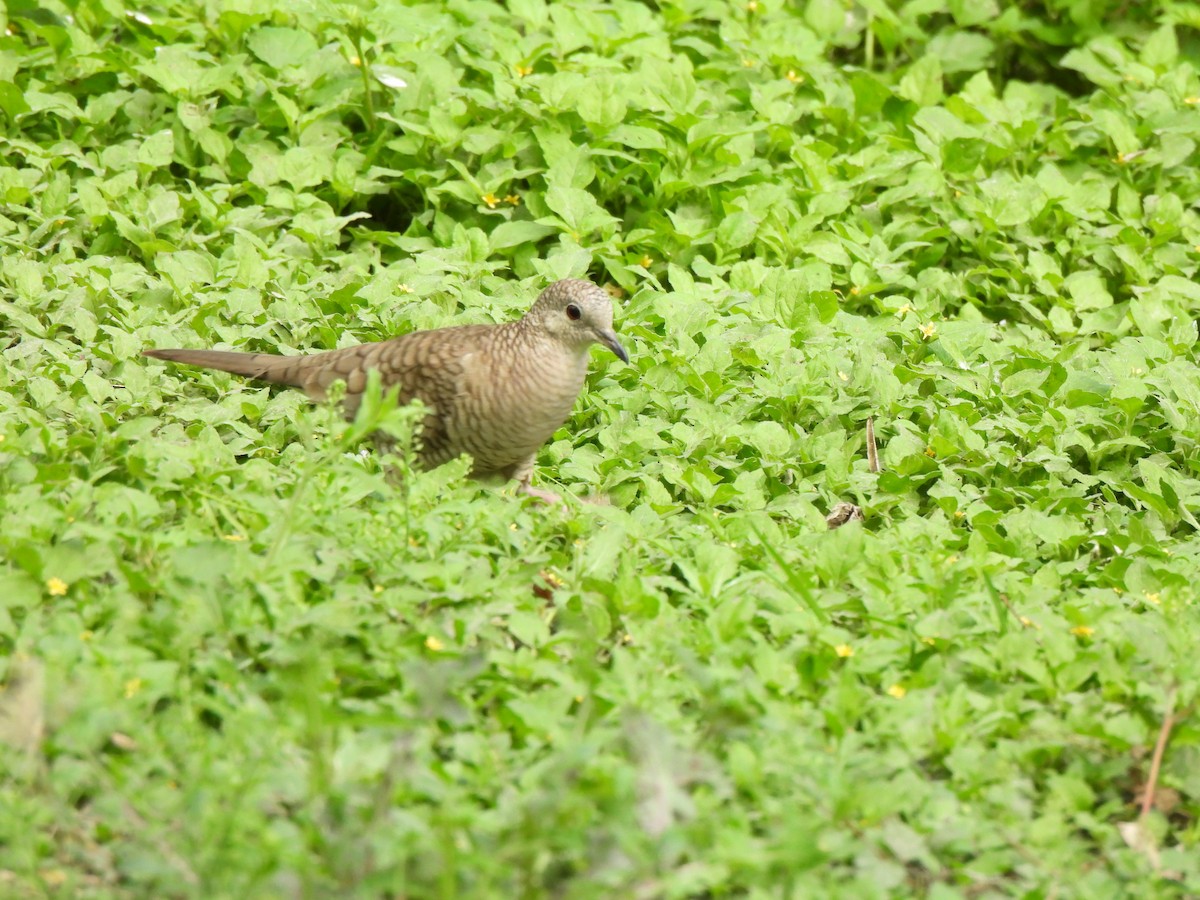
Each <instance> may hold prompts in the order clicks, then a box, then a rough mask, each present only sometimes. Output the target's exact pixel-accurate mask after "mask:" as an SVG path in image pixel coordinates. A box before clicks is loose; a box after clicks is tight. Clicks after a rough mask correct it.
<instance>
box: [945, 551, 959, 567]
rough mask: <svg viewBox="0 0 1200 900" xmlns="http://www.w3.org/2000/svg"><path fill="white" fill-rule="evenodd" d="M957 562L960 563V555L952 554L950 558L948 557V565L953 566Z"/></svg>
mask: <svg viewBox="0 0 1200 900" xmlns="http://www.w3.org/2000/svg"><path fill="white" fill-rule="evenodd" d="M956 562H958V554H957V553H951V554H950V555H949V556H947V557H946V565H948V566H952V565H954V564H955V563H956Z"/></svg>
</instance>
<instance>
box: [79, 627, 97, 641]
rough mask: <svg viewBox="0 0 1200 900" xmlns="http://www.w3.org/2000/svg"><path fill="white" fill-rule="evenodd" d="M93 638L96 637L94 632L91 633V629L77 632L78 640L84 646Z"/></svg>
mask: <svg viewBox="0 0 1200 900" xmlns="http://www.w3.org/2000/svg"><path fill="white" fill-rule="evenodd" d="M95 636H96V634H95V632H93V631H92V629H90V628H88V629H86V630H85V631H81V632H79V639H80V640H81V641H83V642H84V643H85V644H86V643H87V642H88V641H90V640H91V639H92V638H94V637H95Z"/></svg>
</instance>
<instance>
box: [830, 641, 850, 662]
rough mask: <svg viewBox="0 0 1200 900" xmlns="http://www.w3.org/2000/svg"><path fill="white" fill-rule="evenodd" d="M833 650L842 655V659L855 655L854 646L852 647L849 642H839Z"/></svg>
mask: <svg viewBox="0 0 1200 900" xmlns="http://www.w3.org/2000/svg"><path fill="white" fill-rule="evenodd" d="M833 652H834V653H836V654H837V655H838V656H840V657H841V658H842V659H846V658H847V657H850V656H853V655H854V648H853V647H851V646H850V645H849V644H838V645H837V646H836V647H834V648H833Z"/></svg>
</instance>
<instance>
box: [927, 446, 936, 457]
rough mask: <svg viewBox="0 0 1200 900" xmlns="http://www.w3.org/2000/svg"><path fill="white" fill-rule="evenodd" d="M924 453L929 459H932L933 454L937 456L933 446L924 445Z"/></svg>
mask: <svg viewBox="0 0 1200 900" xmlns="http://www.w3.org/2000/svg"><path fill="white" fill-rule="evenodd" d="M925 455H926V456H928V457H929V458H930V459H933V458H934V457H935V456H937V451H936V450H934V449H933V447H926V448H925Z"/></svg>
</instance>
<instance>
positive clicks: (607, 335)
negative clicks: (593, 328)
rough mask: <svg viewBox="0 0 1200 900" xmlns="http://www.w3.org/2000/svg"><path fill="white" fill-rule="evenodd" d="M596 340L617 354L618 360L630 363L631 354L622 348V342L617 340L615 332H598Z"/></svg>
mask: <svg viewBox="0 0 1200 900" xmlns="http://www.w3.org/2000/svg"><path fill="white" fill-rule="evenodd" d="M596 340H598V341H599V342H600V343H602V344H603V345H604V346H605V347H607V348H608V349H609V350H611V351H612V352H613V353H615V354H617V358H618V359H620V360H621V362H624V363H627V362H629V354H628V353H626V352H625V348H624V347H622V346H621V342H620V341H619V340H617V333H616V332H615V331H600V330H597V332H596Z"/></svg>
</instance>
